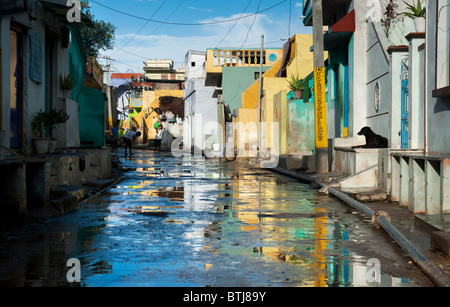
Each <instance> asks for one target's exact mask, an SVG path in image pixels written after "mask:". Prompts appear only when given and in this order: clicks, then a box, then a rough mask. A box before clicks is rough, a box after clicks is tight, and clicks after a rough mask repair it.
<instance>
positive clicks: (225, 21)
mask: <svg viewBox="0 0 450 307" xmlns="http://www.w3.org/2000/svg"><path fill="white" fill-rule="evenodd" d="M90 1H91V2H93V3H95V4H97V5H100V6H102V7H104V8H106V9H109V10H111V11H114V12H116V13H119V14H122V15H126V16H129V17H133V18H136V19H141V20H146V21H149V22H154V23H161V24H167V25H176V26H204V25H213V24H220V23H227V22H232V21H236V20H239V19H243V18H249V17H252V16H255V15H258V14H261V13H264V12H266V11H269V10H271V9H273V8H275V7H277V6H280V5H281V4H283V3H285V2H286V1H288V0H283V1H281V2H279V3H277V4H274V5H272V6H270V7H268V8H265V9H262V10H259V9H258V11H257V12H255V13H252V14H248V15H246V16H243V17H236V18H230V19H225V20H219V21H205V22H198V23H184V22H168V21H160V20H153V19H151V18H145V17H141V16H137V15H134V14H130V13H126V12H122V11H120V10H117V9H115V8H112V7H109V6H107V5H104V4H103V3H100V2H98V1H95V0H90Z"/></svg>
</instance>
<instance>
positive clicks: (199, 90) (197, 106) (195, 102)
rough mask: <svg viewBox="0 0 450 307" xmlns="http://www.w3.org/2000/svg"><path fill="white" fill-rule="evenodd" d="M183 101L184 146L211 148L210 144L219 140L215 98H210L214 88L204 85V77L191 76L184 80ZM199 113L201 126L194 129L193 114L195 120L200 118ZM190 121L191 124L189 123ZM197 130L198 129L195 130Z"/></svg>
mask: <svg viewBox="0 0 450 307" xmlns="http://www.w3.org/2000/svg"><path fill="white" fill-rule="evenodd" d="M184 93H185V94H184V96H185V97H186V98H185V101H184V104H185V118H186V124H185V127H186V128H185V133H184V137H185V138H184V140H185V141H184V142H185V144H186V146H188V147H191V146H193V145H194V144H195V146H197V147H199V148H201V149H202V150H203V149H205V147H206V145H207V144H208V148H209V149H211V148H212V144H214V143H217V142H218V141H219V136H220V133H219V131H218V129H217V127H216V125H217V123H218V118H217V99H215V98H212V96H213V93H214V88H213V87H211V86H209V87H206V86H205V78H204V77H200V78H192V79H189V80H187V81H186V88H185V91H184ZM200 115H201V126H200V127H199V129H196V128H195V126H194V124H193V121H194V116H197V118H196V119H195V121H197V120H200V118H199V117H198V116H200ZM191 123H192V124H191ZM197 130H199V131H197Z"/></svg>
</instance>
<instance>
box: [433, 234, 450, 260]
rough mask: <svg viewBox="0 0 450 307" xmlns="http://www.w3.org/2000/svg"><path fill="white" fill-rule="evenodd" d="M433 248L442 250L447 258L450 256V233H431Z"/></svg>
mask: <svg viewBox="0 0 450 307" xmlns="http://www.w3.org/2000/svg"><path fill="white" fill-rule="evenodd" d="M431 248H433V249H438V250H440V251H441V252H443V253H444V254H445V255H447V257H448V256H450V233H448V232H443V231H433V232H432V233H431Z"/></svg>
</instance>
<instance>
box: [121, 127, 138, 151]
mask: <svg viewBox="0 0 450 307" xmlns="http://www.w3.org/2000/svg"><path fill="white" fill-rule="evenodd" d="M139 136H141V132H140V131H138V132H136V131H131V130H130V131H128V132H127V133H125V134H124V135H123V137H122V138H123V141H124V143H125V156H126V155H127V148H128V149H129V150H130V156H131V145H132V144H133V142H134V140H135V139H136V138H137V137H139Z"/></svg>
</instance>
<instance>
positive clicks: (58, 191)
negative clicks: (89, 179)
mask: <svg viewBox="0 0 450 307" xmlns="http://www.w3.org/2000/svg"><path fill="white" fill-rule="evenodd" d="M88 193H89V188H88V187H86V186H70V185H57V186H52V187H51V188H50V200H56V199H59V198H63V197H67V196H75V197H76V198H77V201H79V200H80V199H83V198H86V197H87V195H88Z"/></svg>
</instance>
